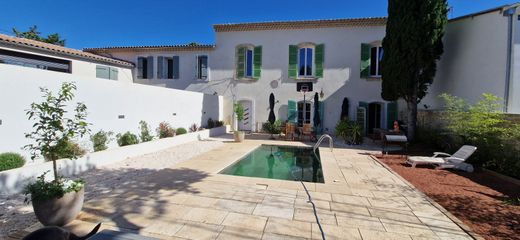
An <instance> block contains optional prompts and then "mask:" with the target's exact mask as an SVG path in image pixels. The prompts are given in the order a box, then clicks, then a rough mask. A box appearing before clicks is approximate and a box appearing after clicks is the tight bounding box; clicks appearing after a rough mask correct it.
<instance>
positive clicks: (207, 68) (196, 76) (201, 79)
mask: <svg viewBox="0 0 520 240" xmlns="http://www.w3.org/2000/svg"><path fill="white" fill-rule="evenodd" d="M203 56H206V59H207V62H206V78H205V79H204V78H201V77H200V76H199V57H203ZM195 79H197V80H199V81H209V55H208V54H197V55H196V57H195Z"/></svg>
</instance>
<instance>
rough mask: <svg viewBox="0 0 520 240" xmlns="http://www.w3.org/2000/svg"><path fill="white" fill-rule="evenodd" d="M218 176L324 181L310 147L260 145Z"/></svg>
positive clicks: (317, 159) (317, 160)
mask: <svg viewBox="0 0 520 240" xmlns="http://www.w3.org/2000/svg"><path fill="white" fill-rule="evenodd" d="M220 174H226V175H235V176H247V177H261V178H271V179H282V180H292V181H304V182H318V183H323V182H324V181H323V172H322V169H321V162H320V158H319V150H317V151H316V154H314V153H313V152H312V148H309V147H293V146H279V145H261V146H259V147H258V148H256V149H255V150H253V151H251V152H250V153H248V154H247V155H246V156H245V157H243V158H242V159H240V160H238V161H237V162H235V163H233V164H232V165H230V166H228V167H227V168H225V169H224V170H222V171H221V172H220Z"/></svg>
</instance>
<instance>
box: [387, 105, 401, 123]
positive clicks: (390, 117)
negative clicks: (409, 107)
mask: <svg viewBox="0 0 520 240" xmlns="http://www.w3.org/2000/svg"><path fill="white" fill-rule="evenodd" d="M397 112H398V110H397V102H389V103H387V104H386V128H387V129H392V128H393V127H394V121H395V120H397Z"/></svg>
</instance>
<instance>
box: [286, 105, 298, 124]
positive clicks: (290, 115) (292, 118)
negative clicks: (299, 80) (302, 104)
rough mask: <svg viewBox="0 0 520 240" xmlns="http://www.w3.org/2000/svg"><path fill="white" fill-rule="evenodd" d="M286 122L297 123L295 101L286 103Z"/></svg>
mask: <svg viewBox="0 0 520 240" xmlns="http://www.w3.org/2000/svg"><path fill="white" fill-rule="evenodd" d="M287 121H288V122H291V123H297V122H298V107H297V105H296V101H293V100H289V101H288V102H287Z"/></svg>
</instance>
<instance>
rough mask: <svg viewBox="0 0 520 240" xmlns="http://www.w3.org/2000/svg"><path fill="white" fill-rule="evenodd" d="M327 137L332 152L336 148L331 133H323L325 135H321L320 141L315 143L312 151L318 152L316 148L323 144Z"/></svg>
mask: <svg viewBox="0 0 520 240" xmlns="http://www.w3.org/2000/svg"><path fill="white" fill-rule="evenodd" d="M325 138H328V139H329V148H330V151H331V152H332V149H334V141H333V140H332V137H331V136H330V135H329V134H323V135H321V137H320V138H319V139H318V141H317V142H316V144H314V147H313V148H312V151H313V152H314V153H316V149H317V148H318V147H319V146H320V145H321V142H323V140H324V139H325Z"/></svg>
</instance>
